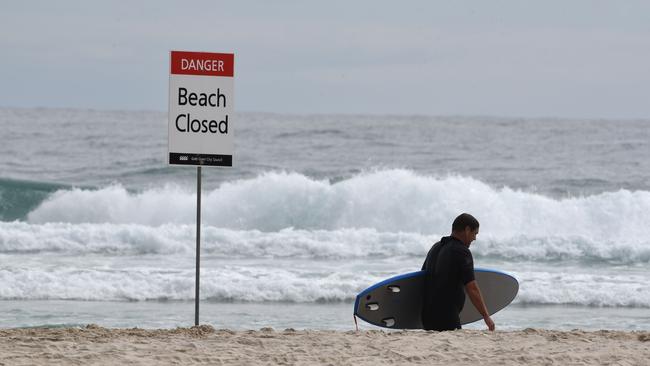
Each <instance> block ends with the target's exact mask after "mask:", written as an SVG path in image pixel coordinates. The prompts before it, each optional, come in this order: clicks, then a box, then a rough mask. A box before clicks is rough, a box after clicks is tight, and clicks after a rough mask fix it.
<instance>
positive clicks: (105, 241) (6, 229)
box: [0, 222, 650, 264]
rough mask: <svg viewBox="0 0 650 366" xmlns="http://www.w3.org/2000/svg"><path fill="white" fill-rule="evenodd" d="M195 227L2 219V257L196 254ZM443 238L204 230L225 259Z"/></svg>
mask: <svg viewBox="0 0 650 366" xmlns="http://www.w3.org/2000/svg"><path fill="white" fill-rule="evenodd" d="M195 235H196V234H195V227H194V226H193V225H185V224H180V225H179V224H165V225H161V226H157V227H152V226H146V225H135V224H69V223H46V224H29V223H25V222H9V223H5V222H0V254H2V253H4V254H26V253H33V254H46V253H63V254H66V255H80V256H81V255H85V254H104V255H111V256H123V255H126V256H129V255H147V254H159V255H186V256H191V255H194V250H195V249H194V245H195V244H194V242H195ZM439 238H440V235H422V234H418V233H391V232H381V231H378V230H376V229H337V230H298V229H292V228H290V229H283V230H280V231H277V232H262V231H259V230H233V229H223V228H216V227H214V226H207V227H204V228H203V230H202V250H203V251H204V252H205V253H206V254H210V255H214V256H218V257H222V258H298V259H352V258H359V259H363V258H391V257H412V258H423V257H424V256H425V255H426V252H427V251H428V249H429V248H430V246H431V244H433V243H434V242H435V241H437V240H439ZM472 251H473V253H474V256H475V257H476V258H478V259H481V258H492V259H503V260H506V261H509V262H517V261H536V262H561V261H573V262H585V263H587V264H591V263H599V262H605V263H612V264H642V263H649V262H650V245H649V244H648V242H647V241H643V240H638V241H635V240H631V239H629V238H628V240H619V241H613V242H606V241H593V240H591V239H588V238H584V237H574V236H569V237H557V236H549V237H527V236H525V235H517V236H513V237H501V238H500V237H497V236H494V235H489V234H486V235H483V236H482V237H481V238H480V239H479V240H477V241H476V242H474V244H473V245H472Z"/></svg>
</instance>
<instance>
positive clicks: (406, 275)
mask: <svg viewBox="0 0 650 366" xmlns="http://www.w3.org/2000/svg"><path fill="white" fill-rule="evenodd" d="M424 272H425V271H417V272H409V273H404V274H401V275H397V276H395V277H391V278H389V279H386V280H383V281H381V282H379V283H376V284H374V285H372V286H370V287H368V288H367V289H365V290H363V291H361V292H359V294H358V295H357V297H356V299H355V301H354V315H356V316H358V317H359V318H361V319H363V320H364V321H366V322H368V321H367V320H366V319H364V318H363V317H361V316H360V315H359V314H358V313H357V309H358V307H359V301H361V298H362V297H364V296H366V295H367V294H368V293H369V292H372V291H374V290H375V289H377V288H379V287H382V286H386V285H388V284H390V283H392V282H395V281H398V280H403V279H406V278H412V277H418V276H423V275H424ZM474 272H488V273H496V274H500V275H504V276H508V277H510V278H512V279H513V280H514V281H515V282H517V285H519V281H517V279H516V278H515V277H514V276H512V275H510V274H508V273H505V272H501V271H497V270H496V269H488V268H474ZM368 323H371V322H368ZM371 324H372V323H371Z"/></svg>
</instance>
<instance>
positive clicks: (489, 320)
mask: <svg viewBox="0 0 650 366" xmlns="http://www.w3.org/2000/svg"><path fill="white" fill-rule="evenodd" d="M483 320H484V321H485V325H487V327H488V329H489V330H490V332H494V322H493V321H492V318H490V316H489V315H488V316H486V317H484V318H483Z"/></svg>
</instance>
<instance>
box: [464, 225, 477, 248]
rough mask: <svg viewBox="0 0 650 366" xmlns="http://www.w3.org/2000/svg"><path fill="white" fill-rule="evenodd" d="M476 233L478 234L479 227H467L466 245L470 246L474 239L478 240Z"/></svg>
mask: <svg viewBox="0 0 650 366" xmlns="http://www.w3.org/2000/svg"><path fill="white" fill-rule="evenodd" d="M476 235H478V228H476V230H472V229H471V228H470V227H469V226H466V227H465V240H464V242H465V245H467V246H468V247H469V246H470V245H471V244H472V242H473V241H474V240H476Z"/></svg>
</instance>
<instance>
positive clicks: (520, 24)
mask: <svg viewBox="0 0 650 366" xmlns="http://www.w3.org/2000/svg"><path fill="white" fill-rule="evenodd" d="M116 4H117V5H116ZM0 49H1V57H0V66H1V67H0V106H4V107H39V106H40V107H75V108H77V107H78V108H95V109H140V110H160V111H164V110H166V109H167V93H168V80H169V79H168V73H169V51H170V50H189V51H211V52H234V53H235V90H236V93H235V98H236V99H235V109H236V110H237V111H267V112H281V113H364V114H365V113H371V114H385V113H390V114H426V115H496V116H524V117H526V116H530V117H534V116H557V117H577V118H582V117H602V118H647V117H650V2H648V1H638V2H637V1H627V0H626V1H575V0H571V1H567V0H561V1H551V0H543V1H522V0H512V1H496V0H490V1H484V0H477V1H445V2H441V1H405V2H398V1H377V0H371V1H352V0H347V1H332V0H327V1H318V2H317V1H259V2H252V1H229V2H222V1H199V2H197V1H178V2H171V1H160V0H156V1H133V2H131V1H129V2H127V1H121V2H118V1H111V2H107V1H67V0H65V1H39V2H36V1H11V2H3V4H2V10H1V11H0Z"/></svg>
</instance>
